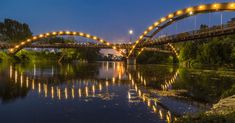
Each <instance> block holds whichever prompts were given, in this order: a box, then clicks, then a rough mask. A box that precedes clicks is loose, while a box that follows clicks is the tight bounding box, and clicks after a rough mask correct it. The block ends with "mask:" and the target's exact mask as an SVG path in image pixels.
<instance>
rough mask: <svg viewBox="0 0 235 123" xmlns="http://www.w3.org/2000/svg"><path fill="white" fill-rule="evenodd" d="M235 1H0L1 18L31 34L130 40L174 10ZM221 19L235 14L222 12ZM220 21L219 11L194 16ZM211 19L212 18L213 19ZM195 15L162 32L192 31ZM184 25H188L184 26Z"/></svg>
mask: <svg viewBox="0 0 235 123" xmlns="http://www.w3.org/2000/svg"><path fill="white" fill-rule="evenodd" d="M231 1H235V0H1V1H0V21H3V19H4V18H12V19H16V20H19V21H21V22H25V23H28V24H29V25H30V27H31V29H32V32H33V33H34V34H39V33H44V32H48V31H58V30H73V31H83V32H87V33H91V34H93V35H97V36H100V37H103V38H104V39H107V40H111V41H119V40H129V36H128V30H129V29H133V30H134V32H135V37H137V36H138V35H139V34H140V33H141V32H143V31H144V29H145V28H146V27H148V26H149V25H151V24H152V23H153V22H154V21H156V20H158V19H159V18H161V17H162V16H165V15H167V14H168V13H171V12H174V11H175V10H177V9H182V8H185V7H189V6H193V5H198V4H201V3H212V2H231ZM223 17H224V21H227V20H228V19H229V18H231V17H235V13H224V15H223ZM208 18H211V21H210V23H211V25H213V24H219V23H220V13H215V14H211V15H208V14H207V15H199V16H197V23H198V24H200V23H207V24H208V23H209V19H208ZM212 20H213V21H212ZM193 23H194V18H189V19H186V20H185V21H182V22H179V23H178V25H177V27H178V28H177V29H176V27H175V26H174V25H172V26H171V27H169V29H166V30H165V31H163V32H162V33H173V32H177V31H187V30H192V29H193V28H194V26H195V25H193ZM185 25H187V26H185Z"/></svg>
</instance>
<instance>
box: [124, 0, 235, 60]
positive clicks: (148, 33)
mask: <svg viewBox="0 0 235 123" xmlns="http://www.w3.org/2000/svg"><path fill="white" fill-rule="evenodd" d="M222 11H228V12H231V11H235V2H226V3H212V4H202V5H198V6H192V7H188V8H184V9H180V10H177V11H175V12H173V13H170V14H168V15H167V16H165V17H162V18H161V19H159V20H158V21H156V22H154V23H153V24H152V25H151V26H149V27H148V28H147V29H146V30H145V31H144V32H143V33H142V35H140V36H139V38H138V39H137V40H136V41H135V43H134V44H133V46H132V49H131V50H130V52H129V54H128V56H127V57H130V56H131V55H132V53H133V51H134V50H135V48H136V47H137V46H138V44H139V43H142V42H144V41H146V40H147V41H148V40H150V39H152V38H153V37H154V36H155V35H156V34H158V33H159V32H160V31H161V30H163V29H164V28H166V27H168V26H169V25H171V24H173V23H175V22H177V21H180V20H183V19H185V18H187V17H191V16H195V15H197V14H205V13H211V12H222ZM172 50H173V49H172Z"/></svg>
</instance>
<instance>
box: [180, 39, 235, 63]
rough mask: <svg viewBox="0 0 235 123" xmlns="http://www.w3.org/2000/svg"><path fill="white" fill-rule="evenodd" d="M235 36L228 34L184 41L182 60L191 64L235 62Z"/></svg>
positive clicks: (181, 50) (181, 48)
mask: <svg viewBox="0 0 235 123" xmlns="http://www.w3.org/2000/svg"><path fill="white" fill-rule="evenodd" d="M234 39H235V37H234V36H226V37H221V38H212V39H209V40H206V41H205V40H201V41H195V42H187V43H182V44H181V46H180V48H179V49H180V61H181V62H187V63H188V64H190V65H195V64H207V65H208V64H210V65H224V64H234V63H235V48H234V46H235V42H234Z"/></svg>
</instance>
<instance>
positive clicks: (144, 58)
mask: <svg viewBox="0 0 235 123" xmlns="http://www.w3.org/2000/svg"><path fill="white" fill-rule="evenodd" d="M137 62H138V63H140V64H166V63H173V57H172V56H170V55H169V54H164V53H157V52H147V51H144V52H143V53H142V54H141V55H140V56H138V58H137Z"/></svg>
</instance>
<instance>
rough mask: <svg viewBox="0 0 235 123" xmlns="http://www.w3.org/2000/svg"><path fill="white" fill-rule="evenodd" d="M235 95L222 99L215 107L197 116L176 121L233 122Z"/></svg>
mask: <svg viewBox="0 0 235 123" xmlns="http://www.w3.org/2000/svg"><path fill="white" fill-rule="evenodd" d="M234 102H235V95H233V96H230V97H227V98H224V99H221V100H220V101H219V102H218V103H217V104H214V105H213V107H212V108H211V109H210V110H208V111H206V112H204V113H202V114H200V115H198V116H196V117H192V116H189V115H188V116H184V117H183V118H179V119H178V120H177V121H176V123H192V122H197V123H202V122H203V123H204V122H205V123H212V122H213V123H214V122H216V123H233V122H235V103H234Z"/></svg>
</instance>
